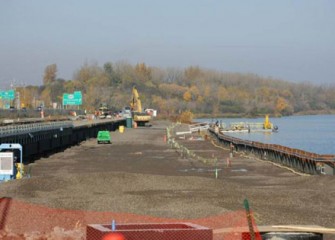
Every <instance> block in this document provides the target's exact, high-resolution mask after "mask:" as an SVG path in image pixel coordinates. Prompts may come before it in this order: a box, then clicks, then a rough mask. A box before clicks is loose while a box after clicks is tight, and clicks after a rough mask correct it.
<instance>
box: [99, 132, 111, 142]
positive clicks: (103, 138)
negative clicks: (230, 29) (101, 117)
mask: <svg viewBox="0 0 335 240" xmlns="http://www.w3.org/2000/svg"><path fill="white" fill-rule="evenodd" d="M97 143H98V144H99V143H111V136H110V133H109V131H99V132H98V136H97Z"/></svg>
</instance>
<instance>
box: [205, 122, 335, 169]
mask: <svg viewBox="0 0 335 240" xmlns="http://www.w3.org/2000/svg"><path fill="white" fill-rule="evenodd" d="M209 132H210V133H211V134H212V135H213V136H215V137H216V138H217V139H218V140H219V141H220V142H221V143H223V144H225V145H227V146H229V145H230V144H231V143H232V144H233V145H234V147H235V149H236V150H237V151H244V152H247V153H250V154H253V155H256V156H257V157H259V158H261V159H264V160H268V161H271V162H275V163H278V164H281V165H284V166H287V167H290V168H293V169H295V170H298V171H300V172H303V173H307V174H313V175H315V174H322V173H325V172H324V169H325V168H330V169H332V171H328V174H332V175H333V174H334V171H335V170H334V169H335V155H320V154H315V153H310V152H306V151H303V150H299V149H294V148H289V147H284V146H281V145H276V144H265V143H260V142H253V141H248V140H242V139H239V138H235V137H231V136H227V135H224V134H222V133H220V132H217V131H215V129H214V128H210V129H209Z"/></svg>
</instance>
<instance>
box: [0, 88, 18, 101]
mask: <svg viewBox="0 0 335 240" xmlns="http://www.w3.org/2000/svg"><path fill="white" fill-rule="evenodd" d="M0 99H4V100H14V99H15V91H14V90H9V91H0Z"/></svg>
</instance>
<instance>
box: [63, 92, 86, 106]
mask: <svg viewBox="0 0 335 240" xmlns="http://www.w3.org/2000/svg"><path fill="white" fill-rule="evenodd" d="M82 104H83V97H82V95H81V91H76V92H74V93H73V94H72V93H64V94H63V105H82Z"/></svg>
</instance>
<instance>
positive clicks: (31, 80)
mask: <svg viewBox="0 0 335 240" xmlns="http://www.w3.org/2000/svg"><path fill="white" fill-rule="evenodd" d="M334 12H335V1H334V0H169V1H160V0H96V1H92V0H47V1H46V0H29V1H26V0H0V89H1V90H6V89H8V88H10V86H11V84H12V85H17V86H22V85H23V86H27V85H42V79H43V74H44V70H45V68H46V66H47V65H50V64H54V63H55V64H57V67H58V73H57V77H58V78H63V79H66V80H69V79H72V78H73V75H74V73H75V72H76V71H78V70H79V69H80V67H81V66H83V65H84V64H85V63H89V64H90V63H92V64H95V63H97V64H98V65H100V66H103V64H104V63H106V62H113V63H115V62H119V61H126V62H128V63H131V64H136V63H139V62H145V63H146V64H147V65H149V66H154V67H160V68H178V69H183V68H185V67H188V66H199V67H202V68H206V69H212V70H217V71H224V72H240V73H254V74H258V75H260V76H264V77H272V78H274V79H282V80H285V81H289V82H297V83H300V82H308V83H312V84H316V85H320V84H322V85H324V84H326V85H329V84H331V85H332V84H334V85H335V14H334Z"/></svg>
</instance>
